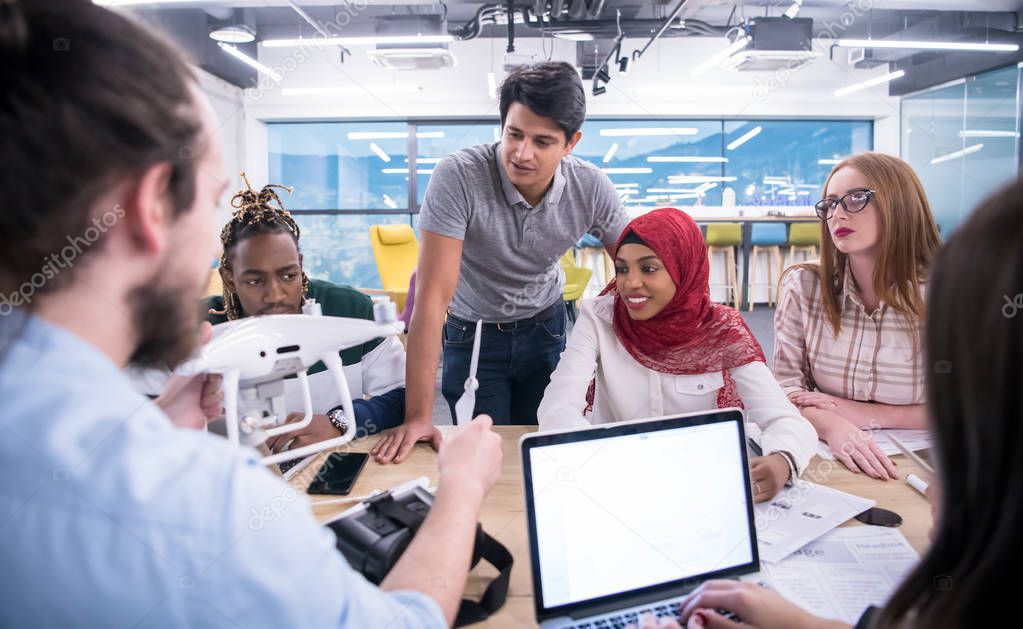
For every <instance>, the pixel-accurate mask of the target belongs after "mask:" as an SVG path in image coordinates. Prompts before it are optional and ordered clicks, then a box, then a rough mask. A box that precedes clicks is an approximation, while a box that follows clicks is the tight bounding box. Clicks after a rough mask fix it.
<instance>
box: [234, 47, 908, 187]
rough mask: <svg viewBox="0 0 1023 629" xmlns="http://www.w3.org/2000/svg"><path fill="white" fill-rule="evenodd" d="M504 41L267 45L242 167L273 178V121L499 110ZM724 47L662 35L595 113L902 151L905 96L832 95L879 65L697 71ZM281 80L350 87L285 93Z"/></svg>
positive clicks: (615, 79) (538, 52) (551, 51)
mask: <svg viewBox="0 0 1023 629" xmlns="http://www.w3.org/2000/svg"><path fill="white" fill-rule="evenodd" d="M644 43H645V41H639V40H626V41H625V42H624V45H623V49H624V50H626V51H629V52H631V51H632V50H634V49H636V48H639V47H641V46H642V45H643V44H644ZM504 46H505V43H504V41H503V40H489V39H488V40H474V41H468V42H456V43H453V44H452V45H451V49H452V51H453V52H454V54H455V56H456V58H457V60H458V65H457V66H456V67H455V68H451V69H445V70H429V71H412V72H396V71H391V70H385V69H383V68H380V67H377V66H375V65H373V63H372V62H371V61H370V60H369V59H368V58H367V56H366V54H365V50H364V49H358V48H357V49H354V50H353V51H352V52H353V53H354V54H353V56H351V57H348V58H347V59H346V60H345V62H344V63H343V64H342V63H341V62H340V60H339V53H338V49H337V48H325V49H316V48H314V47H310V48H301V49H288V48H262V47H261V49H260V61H261V62H263V63H264V64H266V65H268V66H270V67H271V68H274V69H275V70H277V71H278V72H280V74H281V75H282V77H283V78H282V80H281V82H280V84H279V85H278V84H275V83H274V82H272V81H270V80H268V79H265V78H263V79H262V80H261V82H260V85H259V86H258V87H256V88H252V89H248V90H245V94H244V102H245V108H244V112H242V114H241V116H242V119H243V120H244V125H245V127H244V128H245V132H244V136H243V137H244V142H243V143H242V151H243V159H242V160H241V162H240V165H241V166H242V167H244V168H245V169H246V170H247V171H248V172H249V173H250V174H252V176H253V177H254V181H257V180H258V181H264V180H266V175H267V173H266V169H267V146H266V125H265V123H266V121H267V120H293V119H309V118H312V119H341V118H390V119H403V118H422V117H429V118H464V117H490V116H493V117H496V116H497V113H498V112H497V101H496V100H495V99H494V98H491V97H490V96H488V93H487V92H488V86H487V74H488V73H489V72H494V73H495V74H496V78H497V80H498V81H500V80H501V78H502V77H503V76H504V72H503V70H502V60H503V57H504ZM723 47H724V40H723V39H708V38H692V39H669V40H662V41H659V42H657V43H655V44H654V46H652V47H651V49H650V50H648V51H647V53H646V54H645V55H644V56H643V58H641V59H639V60H638V61H636V62H635V63H634V64H633V65H634V67H633V68H632V69H631V70H630V72H629V74H628V75H627V76H621V75H618V74H617V72H612V80H611V82H610V84H609V85H608V90H607V93H606V94H603V95H601V96H598V97H593V96H589V95H588V115H589V116H591V117H596V116H612V115H614V116H637V117H644V116H646V117H658V116H660V117H687V116H696V117H790V118H791V117H798V118H813V117H820V118H860V119H871V120H874V121H875V128H874V130H875V134H874V143H875V148H876V149H877V150H879V151H883V152H886V153H891V154H895V155H897V154H898V152H899V122H898V120H899V117H898V116H899V108H898V99H897V98H889V97H888V96H887V88H886V87H885V86H881V87H876V88H871V89H869V90H865V91H862V92H859V93H857V94H853V95H850V96H845V97H842V98H836V97H835V96H834V95H833V93H834V91H835V90H836V89H838V88H839V87H844V86H846V85H848V84H850V83H854V82H856V81H860V80H864V79H866V78H870V77H872V76H875V75H877V74H880V73H882V72H883V71H881V70H880V69H874V70H865V71H860V70H852V69H851V68H849V67H848V66H847V65H846V64H845V62H844V61H841V60H839V59H837V58H836V60H835V61H829V60H828V59H826V58H825V59H818V60H817V61H815V62H814V63H812V64H810V65H808V66H806V67H804V68H802V69H799V70H795V71H787V70H782V71H780V72H774V73H750V72H724V71H720V70H711V71H709V72H707V73H705V74H704V75H702V76H700V77H698V78H693V77H691V76H690V70H691V69H692V68H693V67H694V66H695V65H697V64H698V63H699V62H700V61H701V60H703V59H706V58H708V57H709V56H710V55H712V54H713V53H714V52H716V51H717V50H720V49H721V48H723ZM545 49H546V52H545ZM516 52H517V53H520V54H522V53H524V54H527V55H530V54H531V55H535V58H536V60H542V59H546V58H548V57H550V58H553V59H560V60H565V61H569V62H572V63H574V62H575V43H574V42H567V41H562V40H558V39H550V38H548V39H547V40H545V41H541V40H538V39H529V40H518V41H517V42H516ZM360 86H361V87H360ZM282 87H286V88H296V87H297V88H302V87H345V88H346V89H350V90H352V91H351V92H350V93H346V94H343V95H337V94H335V95H318V96H308V95H306V96H284V95H282V94H281V88H282ZM658 90H660V91H659V92H658ZM588 92H589V85H587V93H588Z"/></svg>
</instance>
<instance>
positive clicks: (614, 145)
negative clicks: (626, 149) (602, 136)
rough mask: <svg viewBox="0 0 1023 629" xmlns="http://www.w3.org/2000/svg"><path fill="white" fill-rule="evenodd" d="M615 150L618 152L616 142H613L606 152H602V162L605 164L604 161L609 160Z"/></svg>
mask: <svg viewBox="0 0 1023 629" xmlns="http://www.w3.org/2000/svg"><path fill="white" fill-rule="evenodd" d="M617 152H618V143H617V142H615V143H614V144H612V145H611V148H609V149H607V153H605V154H604V163H605V164H606V163H608V162H610V161H611V158H612V157H614V156H615V153H617Z"/></svg>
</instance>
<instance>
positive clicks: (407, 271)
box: [369, 223, 419, 312]
mask: <svg viewBox="0 0 1023 629" xmlns="http://www.w3.org/2000/svg"><path fill="white" fill-rule="evenodd" d="M369 240H370V243H371V244H372V245H373V257H374V258H376V262H377V271H378V272H379V273H380V282H381V284H382V285H383V287H384V288H383V290H384V292H386V293H387V294H389V295H392V296H393V298H394V300H395V302H396V303H397V306H398V312H401V311H402V310H404V309H405V299H406V298H407V297H408V284H409V278H411V277H412V271H414V270H415V268H416V265H417V264H418V263H419V241H418V240H416V234H415V232H414V231H412V226H411V225H408V224H407V223H403V224H397V225H371V226H370V228H369Z"/></svg>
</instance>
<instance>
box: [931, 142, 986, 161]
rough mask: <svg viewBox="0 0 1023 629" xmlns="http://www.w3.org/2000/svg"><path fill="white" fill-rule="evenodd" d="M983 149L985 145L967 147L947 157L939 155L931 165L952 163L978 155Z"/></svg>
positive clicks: (948, 154)
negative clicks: (968, 156) (974, 154)
mask: <svg viewBox="0 0 1023 629" xmlns="http://www.w3.org/2000/svg"><path fill="white" fill-rule="evenodd" d="M982 148H984V145H983V144H973V145H970V146H967V147H966V148H964V149H959V150H958V151H952V152H951V153H946V154H945V155H939V156H938V157H935V158H934V159H932V160H931V164H940V163H942V162H950V161H952V160H954V159H957V158H960V157H966V156H967V155H970V154H972V153H976V152H977V151H979V150H980V149H982Z"/></svg>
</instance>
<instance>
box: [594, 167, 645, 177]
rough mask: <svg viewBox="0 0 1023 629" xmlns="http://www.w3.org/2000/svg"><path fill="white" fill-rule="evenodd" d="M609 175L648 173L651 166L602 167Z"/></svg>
mask: <svg viewBox="0 0 1023 629" xmlns="http://www.w3.org/2000/svg"><path fill="white" fill-rule="evenodd" d="M601 170H603V171H604V172H605V173H607V174H609V175H649V174H650V173H652V172H654V169H653V168H602V169H601Z"/></svg>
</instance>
